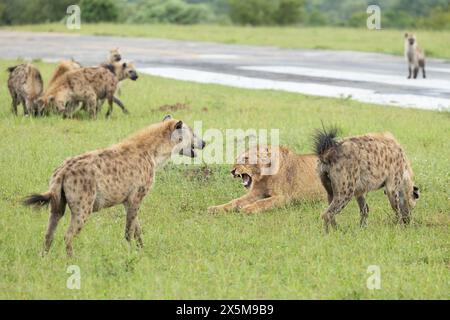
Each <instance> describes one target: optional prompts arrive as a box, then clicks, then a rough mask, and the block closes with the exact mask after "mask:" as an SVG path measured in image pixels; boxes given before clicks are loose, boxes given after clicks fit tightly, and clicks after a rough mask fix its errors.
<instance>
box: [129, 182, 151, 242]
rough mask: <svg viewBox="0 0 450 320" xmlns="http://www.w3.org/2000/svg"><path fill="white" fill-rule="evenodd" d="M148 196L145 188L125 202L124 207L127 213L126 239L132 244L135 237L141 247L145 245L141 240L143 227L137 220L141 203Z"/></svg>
mask: <svg viewBox="0 0 450 320" xmlns="http://www.w3.org/2000/svg"><path fill="white" fill-rule="evenodd" d="M146 194H147V189H146V188H144V187H141V188H139V189H138V190H136V192H133V193H132V194H131V195H130V196H129V197H128V199H127V200H126V201H125V203H124V206H125V210H126V211H127V221H126V226H125V239H126V240H127V241H128V242H131V239H132V238H133V237H134V238H135V239H136V240H137V242H138V245H139V246H142V245H143V242H142V238H141V226H140V225H139V220H138V218H137V215H138V211H139V207H140V206H141V202H142V200H143V199H144V197H145V195H146Z"/></svg>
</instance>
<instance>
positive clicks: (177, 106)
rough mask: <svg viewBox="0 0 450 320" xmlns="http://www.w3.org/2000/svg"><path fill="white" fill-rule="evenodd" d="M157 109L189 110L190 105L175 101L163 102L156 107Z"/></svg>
mask: <svg viewBox="0 0 450 320" xmlns="http://www.w3.org/2000/svg"><path fill="white" fill-rule="evenodd" d="M158 110H159V111H170V112H173V111H179V110H191V107H189V106H188V105H187V104H184V103H179V102H177V103H175V104H165V105H162V106H160V107H159V108H158Z"/></svg>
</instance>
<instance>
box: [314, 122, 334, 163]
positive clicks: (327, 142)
mask: <svg viewBox="0 0 450 320" xmlns="http://www.w3.org/2000/svg"><path fill="white" fill-rule="evenodd" d="M337 134H338V129H337V128H336V127H331V128H329V129H328V130H327V129H325V127H322V129H317V130H316V132H315V134H314V136H313V140H314V152H315V153H316V155H317V156H318V157H319V158H321V157H322V156H323V155H324V154H325V152H327V151H328V150H329V149H331V148H333V147H336V146H337V141H336V137H337Z"/></svg>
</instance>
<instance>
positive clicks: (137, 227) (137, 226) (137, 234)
mask: <svg viewBox="0 0 450 320" xmlns="http://www.w3.org/2000/svg"><path fill="white" fill-rule="evenodd" d="M141 235H142V229H141V224H140V223H139V219H138V218H137V217H136V222H135V227H134V240H136V241H137V244H138V246H139V247H141V248H142V247H143V246H144V242H143V241H142V237H141Z"/></svg>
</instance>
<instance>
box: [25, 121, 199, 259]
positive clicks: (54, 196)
mask: <svg viewBox="0 0 450 320" xmlns="http://www.w3.org/2000/svg"><path fill="white" fill-rule="evenodd" d="M204 147H205V142H204V141H203V140H201V139H200V138H198V137H197V136H196V135H195V134H194V133H193V131H192V130H191V129H190V128H189V127H188V126H187V125H186V124H184V123H183V122H182V121H178V120H174V119H172V118H171V117H170V116H166V117H165V118H164V120H163V121H162V122H160V123H156V124H153V125H151V126H149V127H147V128H145V129H143V130H142V131H140V132H138V133H136V134H134V135H132V136H131V137H129V138H128V139H126V140H124V141H122V142H121V143H118V144H116V145H113V146H112V147H109V148H106V149H98V150H95V151H91V152H87V153H84V154H82V155H79V156H76V157H72V158H69V159H67V160H65V161H64V163H63V164H62V165H61V166H60V167H59V168H57V169H56V170H55V171H54V173H53V175H52V177H51V179H50V185H49V190H48V191H47V192H46V193H44V194H36V195H32V196H30V197H28V198H26V199H25V200H24V204H25V205H36V206H42V205H44V204H48V203H50V218H49V223H48V228H47V232H46V235H45V242H44V252H43V253H47V252H48V250H49V249H50V246H51V243H52V240H53V235H54V232H55V230H56V227H57V225H58V222H59V220H60V219H61V218H62V216H63V215H64V212H65V209H66V204H68V205H69V208H70V210H71V212H72V214H71V220H70V225H69V228H68V229H67V232H66V234H65V237H64V240H65V242H66V250H67V254H68V255H69V256H71V255H72V253H73V250H72V239H73V237H74V236H75V235H76V234H78V233H79V232H80V231H81V229H82V227H83V225H84V224H85V222H86V220H87V219H88V217H89V216H90V215H91V213H92V212H97V211H100V210H101V209H103V208H109V207H112V206H115V205H118V204H123V205H124V206H125V209H126V212H127V217H126V228H125V238H126V240H127V241H129V242H130V241H131V239H132V238H133V237H134V238H135V239H136V240H137V242H138V244H139V245H140V246H142V239H141V227H140V225H139V222H138V218H137V214H138V210H139V207H140V206H141V203H142V200H143V199H144V197H145V196H146V195H147V193H148V192H149V190H150V188H151V186H152V184H153V181H154V178H155V171H156V169H157V168H159V167H160V166H162V165H163V164H164V163H165V162H166V161H167V160H168V159H169V158H170V157H171V155H172V154H173V153H177V154H181V155H185V156H189V157H195V156H196V151H195V149H203V148H204Z"/></svg>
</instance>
